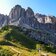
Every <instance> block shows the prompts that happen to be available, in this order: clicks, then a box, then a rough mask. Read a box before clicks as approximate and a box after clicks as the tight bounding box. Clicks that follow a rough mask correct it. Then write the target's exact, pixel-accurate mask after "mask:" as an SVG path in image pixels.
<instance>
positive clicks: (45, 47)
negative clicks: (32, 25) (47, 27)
mask: <svg viewBox="0 0 56 56" xmlns="http://www.w3.org/2000/svg"><path fill="white" fill-rule="evenodd" d="M34 31H35V30H34ZM38 31H40V32H41V30H39V29H38ZM0 48H1V50H2V52H1V51H0V54H1V53H2V55H3V54H5V53H6V54H7V51H4V50H8V54H7V56H8V55H11V54H12V55H11V56H13V55H14V56H16V55H17V54H18V53H20V55H21V56H33V55H35V56H36V55H39V52H38V49H39V48H40V49H41V52H43V53H49V55H50V56H51V55H54V56H56V55H55V54H56V48H55V47H53V46H52V45H51V44H45V43H43V42H41V41H40V42H39V41H36V40H35V39H34V38H30V37H29V36H28V35H26V33H25V32H24V31H23V29H22V28H21V27H16V26H5V27H3V28H2V29H1V30H0ZM3 52H4V53H3ZM2 55H1V56H2ZM5 56H6V55H5Z"/></svg>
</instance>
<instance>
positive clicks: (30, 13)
mask: <svg viewBox="0 0 56 56" xmlns="http://www.w3.org/2000/svg"><path fill="white" fill-rule="evenodd" d="M26 16H27V17H33V16H34V12H33V10H32V9H31V8H30V7H28V8H27V10H26Z"/></svg>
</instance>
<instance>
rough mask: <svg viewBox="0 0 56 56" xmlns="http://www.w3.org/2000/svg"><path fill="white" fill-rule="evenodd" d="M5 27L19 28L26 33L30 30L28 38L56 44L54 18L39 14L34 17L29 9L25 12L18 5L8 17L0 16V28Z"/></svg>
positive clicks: (55, 21) (55, 19)
mask: <svg viewBox="0 0 56 56" xmlns="http://www.w3.org/2000/svg"><path fill="white" fill-rule="evenodd" d="M5 25H14V26H21V27H22V28H25V29H26V31H27V30H28V29H31V31H30V32H29V33H28V35H29V36H30V37H32V38H35V39H36V40H39V41H44V42H45V43H48V42H53V43H54V44H55V43H56V17H55V16H46V15H42V14H39V13H37V14H36V15H35V14H34V12H33V10H32V9H31V8H30V7H28V8H27V9H26V10H25V9H24V8H22V7H21V6H20V5H16V6H15V7H13V8H12V9H11V11H10V13H9V15H8V16H5V15H2V14H0V28H2V27H4V26H5ZM23 30H24V29H23ZM37 30H38V31H37Z"/></svg>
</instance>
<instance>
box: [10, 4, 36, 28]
mask: <svg viewBox="0 0 56 56" xmlns="http://www.w3.org/2000/svg"><path fill="white" fill-rule="evenodd" d="M9 18H10V24H12V25H16V26H18V25H21V26H22V25H24V26H25V25H28V26H29V27H33V28H35V27H37V24H36V23H37V19H36V18H35V16H34V12H33V11H32V9H31V8H30V7H28V8H27V10H25V9H24V8H22V7H21V6H19V5H16V6H15V7H13V8H12V10H11V12H10V13H9ZM16 22H17V23H16ZM25 27H26V26H25Z"/></svg>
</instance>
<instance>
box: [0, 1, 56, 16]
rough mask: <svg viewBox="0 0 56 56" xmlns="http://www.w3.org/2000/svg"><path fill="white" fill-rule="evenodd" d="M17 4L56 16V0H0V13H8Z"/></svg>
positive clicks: (36, 11)
mask: <svg viewBox="0 0 56 56" xmlns="http://www.w3.org/2000/svg"><path fill="white" fill-rule="evenodd" d="M17 4H19V5H21V6H22V7H23V8H25V9H27V7H31V8H32V9H33V11H34V12H35V13H41V14H46V15H55V16H56V0H0V13H1V14H7V15H8V14H9V12H10V10H11V8H13V7H14V6H15V5H17Z"/></svg>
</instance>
